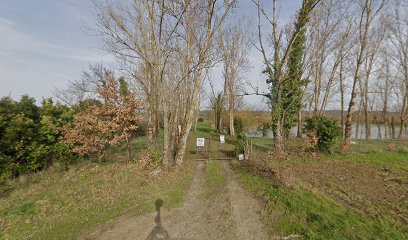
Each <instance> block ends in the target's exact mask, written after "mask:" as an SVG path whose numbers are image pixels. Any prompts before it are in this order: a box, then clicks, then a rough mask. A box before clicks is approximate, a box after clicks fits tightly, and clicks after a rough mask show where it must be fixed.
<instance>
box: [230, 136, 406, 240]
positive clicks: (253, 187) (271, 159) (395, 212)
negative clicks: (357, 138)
mask: <svg viewBox="0 0 408 240" xmlns="http://www.w3.org/2000/svg"><path fill="white" fill-rule="evenodd" d="M253 142H254V144H256V145H257V146H260V148H259V149H260V150H259V151H260V152H261V153H259V154H258V155H257V157H259V156H261V158H263V160H264V161H263V162H267V163H268V166H267V168H269V170H270V171H269V172H268V171H264V170H263V171H259V169H258V170H257V169H256V168H254V167H253V164H239V165H235V169H236V171H237V172H238V174H239V176H240V179H241V182H242V184H243V185H244V186H245V187H246V188H247V189H248V190H250V191H252V192H254V193H256V194H257V195H258V196H259V197H260V198H261V199H263V200H264V202H265V207H266V208H267V211H268V213H269V214H267V217H266V219H265V223H266V224H267V226H268V229H269V230H270V232H271V234H273V235H278V236H288V235H292V234H294V235H299V237H303V238H305V239H407V238H408V228H407V225H406V223H407V220H408V199H407V196H408V188H407V184H408V178H407V177H408V151H407V147H408V145H407V143H406V142H400V143H396V142H386V141H370V142H365V141H361V142H359V143H357V144H356V145H353V146H352V147H351V149H350V151H349V152H348V153H340V152H337V153H334V154H325V155H317V156H311V155H309V154H305V153H302V152H301V151H299V146H298V144H297V143H295V144H294V145H297V146H291V147H293V148H294V149H296V150H294V151H293V152H291V153H290V154H288V155H287V156H285V158H284V159H279V158H276V157H275V156H273V155H269V154H267V153H266V152H263V153H262V151H265V149H268V148H269V147H270V144H272V141H271V139H265V138H257V139H253ZM294 142H296V141H294ZM296 151H299V152H296ZM262 154H263V155H262ZM264 167H265V166H264ZM265 172H266V173H267V174H265Z"/></svg>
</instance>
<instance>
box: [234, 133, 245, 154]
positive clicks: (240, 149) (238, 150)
mask: <svg viewBox="0 0 408 240" xmlns="http://www.w3.org/2000/svg"><path fill="white" fill-rule="evenodd" d="M246 140H247V138H246V136H245V134H243V133H242V132H240V133H239V134H237V141H236V143H235V155H236V156H238V155H239V154H242V153H244V148H245V144H246Z"/></svg>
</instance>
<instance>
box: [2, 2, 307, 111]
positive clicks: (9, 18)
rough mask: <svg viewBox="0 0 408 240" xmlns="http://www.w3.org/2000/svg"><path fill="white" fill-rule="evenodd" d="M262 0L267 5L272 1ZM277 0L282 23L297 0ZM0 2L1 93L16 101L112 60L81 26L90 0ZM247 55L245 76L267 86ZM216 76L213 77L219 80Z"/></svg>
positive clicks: (89, 20)
mask: <svg viewBox="0 0 408 240" xmlns="http://www.w3.org/2000/svg"><path fill="white" fill-rule="evenodd" d="M120 1H121V2H126V1H127V0H120ZM238 2H239V9H238V10H237V12H236V14H237V15H239V16H245V17H247V18H254V17H255V16H256V7H255V6H254V5H253V4H252V3H251V1H250V0H239V1H238ZM264 2H265V4H266V5H267V8H268V9H270V4H271V3H270V2H272V1H269V0H264ZM281 2H282V4H281V8H280V17H281V20H282V22H286V21H288V19H290V17H291V16H292V15H293V14H294V13H295V12H296V9H297V8H298V7H299V5H300V0H281ZM0 3H1V7H0V97H3V96H11V97H12V98H13V99H18V98H20V96H21V95H23V94H29V95H30V96H33V97H35V98H36V99H37V100H41V99H42V98H43V97H54V95H53V91H54V89H55V87H57V88H63V87H64V86H65V85H66V84H67V81H69V80H73V79H78V78H80V76H81V73H82V71H84V70H86V69H87V67H88V65H89V64H90V63H96V62H102V63H104V64H106V65H109V64H113V63H114V59H113V58H112V57H111V56H109V55H107V54H106V53H104V52H103V51H101V50H99V48H98V46H99V43H98V42H99V39H98V37H95V36H92V34H91V33H90V32H89V30H86V28H84V26H87V25H89V26H92V25H93V23H94V18H93V7H92V1H91V0H0ZM268 5H269V6H268ZM254 20H255V19H254ZM254 28H256V24H254ZM254 31H255V29H254ZM249 59H250V61H251V65H252V68H251V69H250V71H249V72H248V74H247V78H248V79H250V80H251V81H252V82H254V83H256V82H259V85H260V86H261V88H264V89H265V88H266V86H265V84H264V81H265V76H262V75H261V74H260V73H261V71H262V58H261V55H260V54H259V53H258V52H257V50H255V49H253V50H252V52H251V53H250V54H249ZM215 75H216V76H213V77H214V79H218V78H222V76H219V74H215ZM265 91H266V89H265ZM259 101H260V99H259V98H256V97H248V98H247V102H249V103H251V104H255V103H256V102H259Z"/></svg>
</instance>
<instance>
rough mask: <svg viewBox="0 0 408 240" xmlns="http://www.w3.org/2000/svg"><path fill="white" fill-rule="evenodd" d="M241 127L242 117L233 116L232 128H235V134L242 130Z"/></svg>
mask: <svg viewBox="0 0 408 240" xmlns="http://www.w3.org/2000/svg"><path fill="white" fill-rule="evenodd" d="M243 128H244V123H243V121H242V118H240V117H235V118H234V130H235V133H236V134H237V135H239V134H241V133H242V131H243Z"/></svg>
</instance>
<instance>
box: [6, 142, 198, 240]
mask: <svg viewBox="0 0 408 240" xmlns="http://www.w3.org/2000/svg"><path fill="white" fill-rule="evenodd" d="M145 142H146V141H145V139H144V138H141V139H135V141H133V142H132V145H133V147H134V148H133V149H134V150H135V152H134V156H136V157H137V156H138V154H139V153H140V151H141V150H142V149H145V148H146V143H145ZM106 158H107V161H105V162H102V163H90V162H88V163H86V162H83V163H79V164H77V165H74V166H72V167H71V168H70V169H69V170H68V171H64V170H59V169H57V168H55V169H50V170H45V171H42V172H39V173H36V174H32V175H26V176H22V177H20V178H18V179H15V180H12V181H10V182H8V183H7V185H4V186H2V196H1V198H0V225H1V233H0V239H76V238H77V237H78V236H80V235H81V234H83V233H85V232H87V231H92V229H93V228H94V227H96V226H98V225H100V224H103V223H106V222H107V221H109V220H111V219H115V218H116V217H118V216H120V215H122V214H128V215H139V214H143V213H146V212H152V211H154V210H155V205H154V202H155V200H156V199H158V198H161V199H163V201H164V204H165V206H166V207H175V206H178V205H180V204H181V203H182V201H183V197H184V193H185V191H186V189H187V188H188V186H189V185H190V182H191V179H192V175H193V173H194V168H195V167H194V166H195V163H194V162H193V161H188V160H186V161H185V163H184V165H183V166H182V168H180V169H174V170H170V171H169V172H166V173H163V174H161V175H159V176H156V177H151V176H149V172H150V171H151V170H149V171H147V170H142V169H140V167H139V165H138V164H137V163H127V162H126V161H122V160H124V159H126V158H125V152H124V151H122V149H121V147H119V148H117V149H112V150H110V151H108V153H107V157H106Z"/></svg>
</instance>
